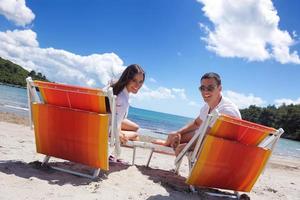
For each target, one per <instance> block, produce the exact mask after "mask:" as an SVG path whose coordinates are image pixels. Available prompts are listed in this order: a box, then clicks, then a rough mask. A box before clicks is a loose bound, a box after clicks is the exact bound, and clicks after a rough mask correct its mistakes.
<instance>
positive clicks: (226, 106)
mask: <svg viewBox="0 0 300 200" xmlns="http://www.w3.org/2000/svg"><path fill="white" fill-rule="evenodd" d="M199 90H200V92H201V95H202V97H203V100H204V102H205V105H204V106H203V107H202V108H201V110H200V115H199V116H198V117H197V118H196V119H195V120H193V121H192V122H191V123H189V124H187V125H186V126H184V127H183V128H181V129H179V130H177V131H174V132H171V133H170V134H169V135H168V138H167V140H166V141H162V140H156V141H153V143H155V144H161V145H165V146H171V147H173V148H174V149H175V154H176V155H178V154H179V153H180V152H181V151H182V149H183V148H184V147H185V145H186V144H187V143H188V142H189V141H190V140H191V139H192V137H193V135H194V134H195V131H196V130H197V129H198V128H199V127H200V126H201V124H202V123H203V121H204V120H205V119H206V118H207V115H208V114H209V113H211V112H212V111H214V110H216V109H217V110H218V112H219V113H222V114H226V115H230V116H233V117H237V118H240V119H241V114H240V111H239V109H238V108H237V106H236V105H234V104H233V103H232V102H231V101H230V100H229V99H227V98H225V97H222V93H221V91H222V85H221V78H220V76H219V75H218V74H217V73H214V72H209V73H206V74H204V75H203V76H202V77H201V86H200V87H199Z"/></svg>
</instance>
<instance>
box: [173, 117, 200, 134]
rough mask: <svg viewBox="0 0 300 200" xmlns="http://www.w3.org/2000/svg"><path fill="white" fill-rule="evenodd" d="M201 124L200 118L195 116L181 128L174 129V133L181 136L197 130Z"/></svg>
mask: <svg viewBox="0 0 300 200" xmlns="http://www.w3.org/2000/svg"><path fill="white" fill-rule="evenodd" d="M201 124H202V120H201V119H200V118H199V117H197V118H196V119H194V120H193V121H192V122H190V123H188V124H187V125H185V126H184V127H182V128H181V129H179V130H178V131H176V133H177V134H180V135H181V136H183V135H185V134H187V133H190V132H193V131H195V130H197V129H198V128H199V127H200V125H201Z"/></svg>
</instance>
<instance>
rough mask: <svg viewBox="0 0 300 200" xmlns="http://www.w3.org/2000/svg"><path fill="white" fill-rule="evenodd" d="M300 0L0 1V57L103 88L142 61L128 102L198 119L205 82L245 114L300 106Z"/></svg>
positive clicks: (56, 77)
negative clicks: (217, 86) (209, 75)
mask: <svg viewBox="0 0 300 200" xmlns="http://www.w3.org/2000/svg"><path fill="white" fill-rule="evenodd" d="M299 4H300V3H299V2H298V1H297V0H274V1H270V0H245V1H236V0H199V1H196V0H153V1H146V0H127V1H125V0H118V1H117V0H114V1H112V0H101V1H96V0H90V1H83V0H76V1H71V0H42V1H41V0H27V1H24V0H18V1H17V0H3V1H0V56H1V57H2V58H5V59H9V60H11V61H13V62H15V63H17V64H20V65H21V66H23V67H25V68H26V69H28V70H32V69H33V70H35V71H39V72H42V73H43V74H45V75H46V76H47V77H48V78H49V79H50V80H52V81H56V82H63V83H69V84H76V85H88V86H91V87H103V86H104V85H105V84H106V83H107V82H108V81H109V80H110V79H116V78H117V77H118V75H119V74H120V73H121V72H122V70H123V69H124V67H125V66H127V65H129V64H132V63H138V64H140V65H141V66H142V67H143V68H144V69H145V71H146V82H145V84H144V86H143V88H142V89H141V90H140V92H139V93H138V95H134V96H132V98H131V105H132V106H135V107H139V108H144V109H150V110H156V111H160V112H166V113H172V114H178V115H183V116H189V117H195V116H197V115H198V113H199V109H200V107H201V106H202V105H203V101H202V98H201V96H200V93H199V91H198V89H197V88H198V86H199V84H200V77H201V76H202V75H203V74H204V73H206V72H209V71H214V72H217V73H219V74H220V75H221V77H222V83H223V95H224V96H226V97H229V98H230V99H231V100H232V101H233V102H235V103H236V104H237V105H238V106H239V107H240V108H246V107H248V106H249V105H257V106H267V105H273V104H275V105H280V104H282V103H286V104H290V103H294V104H299V103H300V92H299V87H300V78H299V77H300V76H299V75H300V58H299V53H298V52H300V51H299V49H300V44H299V36H298V34H299V32H300V22H299V18H300V16H299V15H300V14H299V12H298V11H297V8H299V7H300V6H299Z"/></svg>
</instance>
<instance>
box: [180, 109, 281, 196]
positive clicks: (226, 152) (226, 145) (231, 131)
mask: <svg viewBox="0 0 300 200" xmlns="http://www.w3.org/2000/svg"><path fill="white" fill-rule="evenodd" d="M209 124H213V126H212V127H211V128H210V129H209V128H208V127H209V126H208V125H209ZM283 132H284V131H283V129H281V128H280V129H278V130H276V129H274V128H270V127H266V126H262V125H259V124H256V123H252V122H248V121H246V120H241V119H237V118H233V117H230V116H226V115H222V114H219V113H218V112H214V113H213V114H211V115H209V116H208V118H207V120H206V121H205V122H204V123H203V125H202V126H201V127H200V129H199V131H198V132H197V133H196V134H195V136H194V137H193V138H192V140H191V141H190V142H189V143H188V144H187V145H186V147H185V148H184V149H183V151H182V152H181V153H180V154H179V155H178V156H177V157H176V159H175V165H176V171H178V169H179V166H180V162H181V161H182V158H183V156H184V155H185V154H187V153H188V151H189V149H190V148H191V146H192V145H194V144H195V143H196V145H195V147H194V150H193V151H192V152H191V153H189V163H190V167H191V168H190V173H189V176H188V178H187V181H186V182H187V183H188V184H189V185H191V186H192V187H191V189H194V187H193V186H199V187H209V188H219V189H226V190H232V191H234V192H235V194H236V195H237V196H238V191H243V192H250V191H251V189H252V187H253V185H254V184H255V182H256V180H257V179H258V177H259V175H260V174H261V172H262V171H263V169H264V167H265V166H266V163H267V161H268V159H269V158H270V156H271V154H272V151H273V149H274V147H275V144H276V142H277V141H278V140H279V138H280V136H281V134H282V133H283Z"/></svg>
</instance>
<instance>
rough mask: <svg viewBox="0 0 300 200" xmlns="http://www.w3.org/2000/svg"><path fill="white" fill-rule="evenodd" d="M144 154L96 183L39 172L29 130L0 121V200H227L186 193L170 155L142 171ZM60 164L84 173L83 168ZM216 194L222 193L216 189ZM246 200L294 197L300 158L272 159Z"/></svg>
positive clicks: (125, 152)
mask: <svg viewBox="0 0 300 200" xmlns="http://www.w3.org/2000/svg"><path fill="white" fill-rule="evenodd" d="M148 154H149V151H148V150H145V149H138V150H137V154H136V162H135V163H136V165H134V166H131V165H121V164H111V165H110V170H109V171H108V172H102V173H100V175H99V177H98V178H97V179H96V180H90V179H87V178H81V177H77V176H74V175H70V174H66V173H63V172H58V171H56V170H53V169H49V168H48V169H47V168H41V167H40V161H42V159H43V157H44V156H43V155H40V154H37V153H36V151H35V142H34V135H33V131H32V130H30V128H29V127H28V126H24V125H20V124H14V123H8V122H0V199H148V200H155V199H157V200H158V199H178V200H179V199H230V198H219V197H211V196H208V195H207V194H206V193H204V192H205V191H209V189H199V190H198V192H197V193H192V192H190V191H189V188H188V186H187V185H186V184H185V183H184V181H185V178H186V176H187V174H188V166H187V162H186V160H185V161H184V163H183V165H182V167H181V170H180V176H178V175H175V174H174V173H173V172H172V171H171V170H172V169H174V165H173V162H174V156H169V155H162V154H154V157H153V159H152V161H151V163H150V168H146V167H144V165H145V164H146V161H147V156H148ZM131 156H132V149H130V148H122V158H123V159H124V160H126V161H128V162H131ZM52 162H60V164H62V165H65V166H68V167H75V168H78V170H82V171H86V170H87V168H86V167H82V166H79V165H74V164H69V163H67V162H65V163H62V162H63V161H61V160H52ZM220 192H221V191H220ZM247 195H248V196H249V197H250V198H251V199H257V200H261V199H272V200H277V199H295V200H296V199H299V197H300V160H299V159H296V158H283V157H278V156H274V155H273V156H272V158H271V161H270V162H269V164H268V165H267V167H266V169H265V171H264V173H263V174H262V175H261V176H260V178H259V180H258V181H257V183H256V184H255V186H254V188H253V190H252V192H250V193H247Z"/></svg>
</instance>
